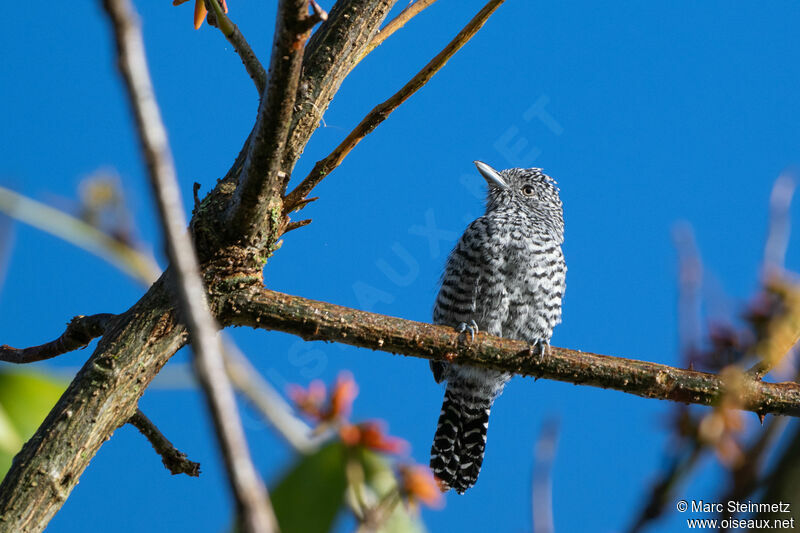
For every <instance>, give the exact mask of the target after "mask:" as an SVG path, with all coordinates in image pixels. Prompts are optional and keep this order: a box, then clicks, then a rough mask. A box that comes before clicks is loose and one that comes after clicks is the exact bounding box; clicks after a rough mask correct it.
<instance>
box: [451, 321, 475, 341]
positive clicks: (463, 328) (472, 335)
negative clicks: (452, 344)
mask: <svg viewBox="0 0 800 533" xmlns="http://www.w3.org/2000/svg"><path fill="white" fill-rule="evenodd" d="M456 331H457V332H459V333H464V332H465V331H469V334H470V341H472V342H474V341H475V334H476V333H478V331H480V330H479V329H478V323H477V322H475V321H474V320H470V321H469V324H467V323H466V322H462V323H461V324H459V325H458V327H456Z"/></svg>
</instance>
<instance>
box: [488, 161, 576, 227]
mask: <svg viewBox="0 0 800 533" xmlns="http://www.w3.org/2000/svg"><path fill="white" fill-rule="evenodd" d="M475 166H476V167H478V172H480V173H481V175H482V176H483V178H484V179H485V180H486V183H488V184H489V194H488V197H487V199H486V212H487V213H489V212H491V211H494V210H496V209H514V210H516V211H519V212H521V213H524V214H525V215H527V216H528V217H529V218H530V219H531V222H532V223H533V224H535V225H536V226H537V228H539V229H540V230H545V231H547V232H548V233H551V234H552V235H553V236H554V237H556V238H558V240H559V241H563V235H564V210H563V207H562V205H561V198H560V197H559V195H558V190H559V189H558V183H556V180H554V179H553V178H551V177H550V176H548V175H547V174H545V173H543V172H542V169H540V168H509V169H506V170H500V171H497V170H495V169H493V168H492V167H490V166H489V165H487V164H486V163H483V162H482V161H475Z"/></svg>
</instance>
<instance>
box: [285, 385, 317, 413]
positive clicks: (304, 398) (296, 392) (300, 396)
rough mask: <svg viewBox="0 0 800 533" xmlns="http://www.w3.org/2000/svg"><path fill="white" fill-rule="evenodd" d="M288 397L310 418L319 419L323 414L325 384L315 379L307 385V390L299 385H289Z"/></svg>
mask: <svg viewBox="0 0 800 533" xmlns="http://www.w3.org/2000/svg"><path fill="white" fill-rule="evenodd" d="M287 392H288V394H289V398H291V399H292V401H293V402H294V403H295V404H296V405H297V408H298V409H300V411H302V412H303V413H305V414H306V415H308V416H309V417H311V418H314V419H317V420H321V419H322V418H323V416H324V413H323V408H322V406H323V404H324V403H325V384H324V383H322V382H321V381H320V380H318V379H315V380H314V381H312V382H311V383H310V384H309V385H308V390H306V389H304V388H303V387H301V386H300V385H289V390H288V391H287Z"/></svg>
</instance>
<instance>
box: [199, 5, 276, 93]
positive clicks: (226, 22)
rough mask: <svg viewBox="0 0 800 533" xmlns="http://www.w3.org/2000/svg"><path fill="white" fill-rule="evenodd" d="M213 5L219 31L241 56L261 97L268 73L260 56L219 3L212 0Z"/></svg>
mask: <svg viewBox="0 0 800 533" xmlns="http://www.w3.org/2000/svg"><path fill="white" fill-rule="evenodd" d="M211 5H212V6H213V8H214V13H215V14H216V17H217V27H219V31H221V32H222V35H224V36H225V38H226V39H228V42H229V43H231V45H232V46H233V49H234V50H235V51H236V53H237V54H239V57H240V58H241V60H242V63H243V64H244V68H245V70H247V74H249V75H250V78H252V80H253V82H254V83H255V84H256V90H258V94H259V96H260V95H262V94H264V88H265V87H266V86H267V72H266V71H265V70H264V67H263V66H262V65H261V62H260V61H259V60H258V56H256V54H255V52H253V49H252V48H250V44H249V43H248V42H247V40H245V38H244V35H242V32H240V31H239V26H237V25H236V24H234V23H233V21H232V20H231V19H230V18H228V15H226V14H225V12H224V11H223V10H222V7H221V6H220V5H219V2H218V1H217V0H211Z"/></svg>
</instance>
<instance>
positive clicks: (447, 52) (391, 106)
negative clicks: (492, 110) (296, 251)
mask: <svg viewBox="0 0 800 533" xmlns="http://www.w3.org/2000/svg"><path fill="white" fill-rule="evenodd" d="M504 1H505V0H489V2H488V3H487V4H486V5H485V6H484V7H483V9H481V10H480V11H479V12H478V14H477V15H475V16H474V17H473V18H472V20H470V21H469V22H468V23H467V25H466V26H464V29H462V30H461V31H460V32H459V33H458V35H456V37H455V38H454V39H453V40H452V41H450V43H448V45H447V46H445V47H444V49H443V50H442V51H441V52H439V53H438V54H437V55H436V57H434V58H433V59H432V60H431V61H430V62H429V63H428V64H427V65H425V66H424V67H423V68H422V70H420V71H419V72H418V73H417V74H416V75H415V76H414V77H413V78H411V80H410V81H409V82H408V83H406V84H405V85H404V86H403V88H402V89H400V90H399V91H397V92H396V93H395V94H394V95H392V96H391V98H389V99H388V100H386V101H385V102H383V103H381V104H378V105H377V106H375V107H374V108H373V109H372V111H370V112H369V113H368V114H367V116H365V117H364V118H363V119H362V120H361V122H360V123H359V124H358V126H356V127H355V129H354V130H353V131H352V132H350V134H349V135H348V136H347V137H346V138H345V139H344V140H343V141H342V142H341V143H340V144H339V146H337V147H336V148H335V149H334V150H333V152H331V153H330V155H328V157H326V158H325V159H322V160H320V161H318V162H317V164H316V165H314V168H313V169H312V170H311V172H310V173H309V174H308V176H306V178H305V179H304V180H303V181H302V182H300V184H299V185H298V186H297V187H296V188H295V189H294V190H293V191H292V192H291V193H289V194H288V195H287V196H286V199H285V201H284V212H285V213H290V212H292V211H294V210H295V208H296V207H297V206H298V204H299V203H300V202H301V201H302V200H304V199H305V198H306V197H307V196H308V194H309V193H310V192H311V190H312V189H313V188H314V187H316V186H317V184H319V182H320V181H322V180H323V178H325V176H327V175H328V174H330V173H331V171H332V170H333V169H335V168H336V167H338V166H339V165H340V164H341V162H342V161H343V160H344V158H345V157H347V154H349V153H350V151H351V150H352V149H353V148H355V147H356V145H357V144H358V143H359V142H361V139H363V138H364V137H366V136H367V135H368V134H370V133H371V132H372V131H373V130H374V129H375V128H377V127H378V125H379V124H380V123H381V122H383V121H384V120H386V118H387V117H388V116H389V115H390V114H391V113H392V112H393V111H394V110H395V109H397V108H398V107H400V105H401V104H402V103H403V102H405V101H406V100H408V99H409V98H410V97H411V95H413V94H414V93H415V92H417V91H418V90H419V89H420V88H422V87H423V86H424V85H425V84H426V83H428V82H429V81H430V80H431V78H433V76H434V75H435V74H436V73H437V72H438V71H439V70H440V69H441V68H442V67H443V66H444V65H445V64H446V63H447V61H448V60H449V59H450V58H451V57H453V55H455V53H456V52H458V51H459V50H460V49H461V47H462V46H464V45H465V44H467V42H469V40H470V39H472V37H473V36H474V35H475V34H476V33H478V30H480V29H481V28H482V27H483V25H484V24H485V23H486V21H487V20H489V17H490V16H491V15H492V13H494V12H495V10H497V8H498V7H500V5H501V4H502V3H503V2H504Z"/></svg>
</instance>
